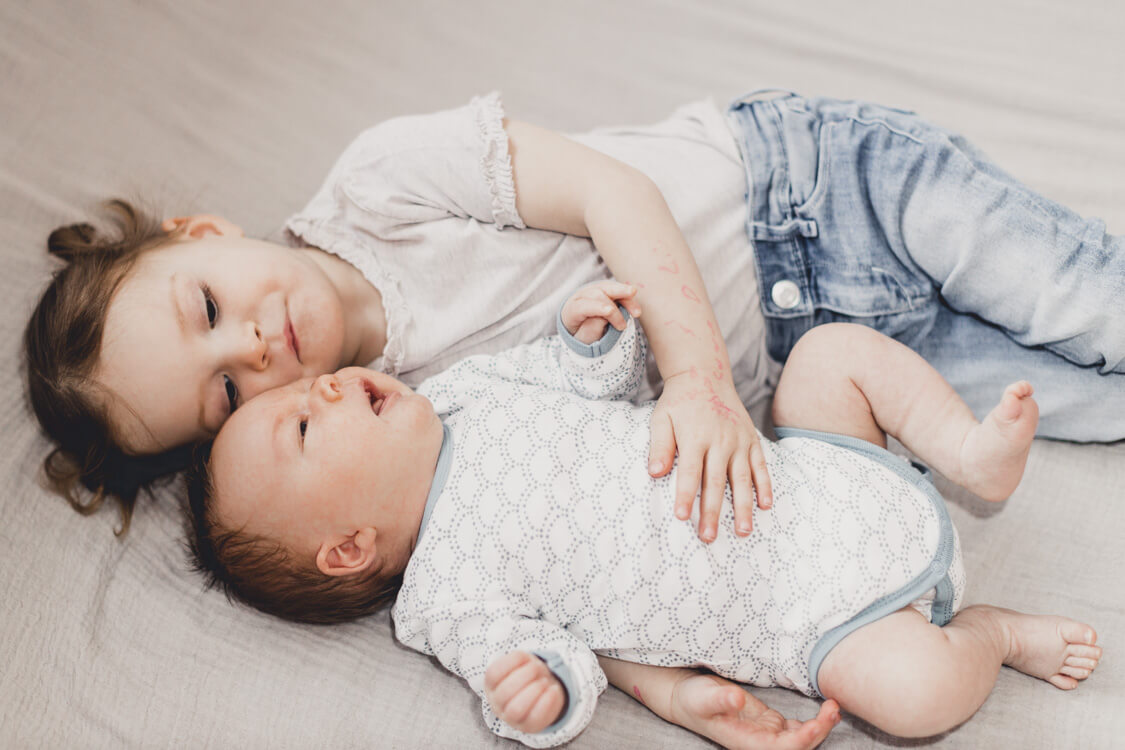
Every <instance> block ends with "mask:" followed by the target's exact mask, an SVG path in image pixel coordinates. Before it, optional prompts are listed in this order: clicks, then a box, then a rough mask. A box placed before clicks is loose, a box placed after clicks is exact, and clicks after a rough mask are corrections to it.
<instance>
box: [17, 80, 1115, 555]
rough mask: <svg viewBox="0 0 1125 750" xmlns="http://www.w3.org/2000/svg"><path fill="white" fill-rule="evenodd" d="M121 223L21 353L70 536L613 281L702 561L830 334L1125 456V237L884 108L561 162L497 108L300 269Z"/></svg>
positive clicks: (293, 258) (195, 236)
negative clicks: (275, 426)
mask: <svg viewBox="0 0 1125 750" xmlns="http://www.w3.org/2000/svg"><path fill="white" fill-rule="evenodd" d="M114 207H115V210H116V211H117V213H118V215H119V218H120V225H121V228H122V230H123V231H122V232H121V234H120V236H119V237H111V238H109V239H108V240H107V239H104V238H102V237H101V236H100V235H96V234H95V232H94V231H93V229H92V228H91V227H90V226H89V225H85V224H82V225H74V226H71V227H64V228H61V229H60V230H57V231H56V232H54V233H53V234H52V235H51V238H50V239H49V242H48V247H49V249H50V250H51V252H53V253H55V254H57V255H59V256H61V257H63V258H64V259H65V260H67V261H68V265H67V267H66V268H64V269H62V270H61V271H60V272H59V273H57V274H56V276H55V279H54V280H53V281H52V283H51V285H50V286H49V287H48V289H47V291H46V292H45V293H44V296H43V298H42V300H41V301H40V304H39V305H38V307H37V308H36V310H35V312H34V313H33V315H32V319H31V321H30V323H29V325H28V328H27V332H26V337H25V341H26V349H27V355H28V382H29V390H30V394H31V401H32V404H33V406H34V408H35V412H36V414H37V416H38V417H39V419H40V422H41V423H42V424H43V426H44V428H45V429H46V430H47V432H48V434H49V435H50V436H51V437H52V438H53V439H54V440H55V441H56V442H57V443H58V446H59V447H58V448H57V449H56V451H55V452H53V453H52V454H51V456H50V457H48V460H47V462H46V463H47V474H48V476H49V477H50V478H51V479H52V480H53V481H54V483H55V486H56V487H57V488H59V489H60V490H62V491H64V492H66V493H68V494H69V495H70V497H71V500H72V503H74V504H75V505H76V507H80V508H82V507H86V509H87V510H90V509H91V508H92V506H96V505H97V503H98V502H99V501H100V499H101V498H103V497H104V496H105V495H106V494H107V493H108V494H109V495H111V496H117V497H118V498H120V499H121V500H122V503H123V506H124V508H125V510H126V522H127V518H128V511H129V509H130V508H131V506H132V502H133V499H134V498H135V495H136V491H137V488H138V487H139V486H143V485H144V484H145V483H146V482H147V481H148V480H150V479H151V478H153V477H154V476H158V475H160V474H162V473H165V472H167V471H168V470H170V469H173V468H175V467H177V466H180V465H182V464H183V462H184V460H185V455H184V452H183V451H182V450H181V451H178V452H177V451H175V449H176V447H177V446H181V445H184V444H186V443H188V442H190V441H194V440H198V439H202V438H205V437H208V436H211V435H214V434H215V431H216V430H217V429H218V427H219V425H220V424H221V423H222V421H223V420H224V419H225V418H226V417H227V416H228V415H229V414H230V412H231V411H232V410H234V409H236V408H237V407H238V405H239V404H241V403H243V402H244V401H245V400H246V399H248V398H250V397H252V396H253V395H254V394H255V393H258V392H260V391H261V390H263V389H265V388H267V387H270V386H274V385H279V384H282V383H284V382H288V381H290V380H292V379H294V378H296V377H299V376H303V375H311V374H317V373H320V372H328V371H332V370H334V369H336V368H337V367H340V366H343V365H349V364H361V365H366V364H371V365H372V366H374V367H375V368H377V369H380V370H383V371H386V372H388V373H391V374H393V375H397V376H399V377H402V378H403V379H404V380H405V381H406V382H408V383H417V382H418V381H420V380H421V379H422V378H424V377H426V376H427V375H430V374H433V373H435V372H437V371H440V370H441V369H442V368H444V367H446V366H448V365H449V364H451V363H452V362H453V361H455V360H457V359H458V358H460V357H462V356H464V355H467V354H471V353H489V352H495V351H498V350H500V349H502V348H504V347H506V346H510V345H513V344H516V343H520V342H526V341H529V340H531V339H533V338H535V337H537V336H539V335H542V334H545V333H547V332H549V330H550V325H551V318H552V315H551V311H552V310H555V309H557V308H558V306H559V304H560V303H561V302H562V297H561V295H562V294H564V293H565V292H564V291H563V290H566V289H572V288H575V287H576V286H579V285H581V284H583V283H586V282H588V281H591V280H594V279H597V278H601V277H605V276H607V275H608V274H609V273H611V272H612V273H613V274H614V275H615V276H617V277H618V278H622V279H626V280H629V281H631V282H633V283H635V284H636V285H637V287H638V289H639V293H638V297H637V299H638V302H640V303H641V304H644V305H645V306H646V308H647V309H648V311H649V312H648V315H649V318H648V326H647V328H648V331H649V337H650V340H651V341H652V349H653V352H654V354H655V362H650V367H649V369H648V372H647V375H646V382H645V384H644V386H643V388H642V390H641V391H640V394H639V397H640V398H647V397H652V396H654V395H656V394H657V393H661V388H663V392H662V393H661V396H660V400H659V402H658V405H657V409H656V411H655V412H654V415H653V423H652V444H651V451H650V458H651V463H652V466H651V468H652V472H653V475H654V476H661V475H663V474H665V473H666V472H667V471H668V470H669V469H670V466H671V459H672V456H673V454H674V452H675V450H676V449H677V448H678V450H679V453H680V460H679V461H680V462H679V466H680V478H679V480H678V495H679V504H680V506H681V507H684V506H688V505H690V504H691V503H692V502H694V500H693V499H694V497H695V496H696V494H697V491H699V490H700V489H701V490H702V491H701V493H699V494H700V502H701V505H702V508H703V513H702V516H701V519H700V533H701V536H702V537H703V538H704V539H709V538H713V537H714V535H715V533H716V524H717V518H718V513H719V508H720V498H721V495H722V492H723V488H724V486H725V484H726V481H727V480H728V479H729V480H730V483H731V486H732V489H733V491H734V497H735V498H736V499H738V500H739V501H740V503H739V507H740V508H747V507H749V504H748V503H747V502H745V500H746V499H747V498H749V497H750V496H751V493H752V489H751V485H752V484H753V485H755V488H756V490H757V491H758V499H759V501H760V502H761V504H762V505H763V506H768V504H769V497H770V492H769V481H768V475H767V472H766V470H765V466H764V463H763V462H762V460H761V451H760V449H758V447H757V446H758V442H757V435H756V432H755V430H754V428H753V424H752V422H751V420H750V418H749V416H748V414H747V412H746V408H745V407H744V404H745V405H753V404H754V403H756V402H758V401H760V400H761V399H763V398H765V397H767V396H768V395H769V393H770V391H771V390H772V387H773V385H774V383H775V382H776V377H777V369H778V363H780V362H782V361H784V359H785V357H786V356H787V354H788V351H789V349H790V347H791V346H792V345H793V342H794V341H796V340H797V338H798V337H799V336H800V335H801V334H802V333H803V332H804V331H805V330H807V329H808V328H810V327H812V326H814V325H818V324H820V323H824V322H829V321H833V320H846V321H854V322H860V323H864V324H867V325H870V326H872V327H875V328H877V329H878V330H881V331H882V332H884V333H887V334H888V335H891V336H893V337H895V338H897V339H899V340H901V341H903V342H904V343H906V344H908V345H909V346H911V347H913V348H915V349H916V350H918V351H919V352H921V353H922V354H923V356H924V357H925V358H927V359H928V360H929V361H930V362H931V363H932V364H933V365H934V366H935V367H936V368H937V369H938V370H939V371H940V372H941V373H942V374H943V375H944V376H945V377H946V379H947V380H949V381H950V382H951V383H952V384H953V386H954V387H955V388H956V389H957V391H958V392H959V393H960V394H961V395H962V396H963V397H965V398H966V400H967V401H968V403H969V405H970V406H971V407H972V408H973V410H974V411H975V412H976V413H977V414H978V415H982V414H984V413H986V412H987V409H988V408H989V405H990V404H989V400H990V398H991V397H992V394H994V393H995V392H997V390H998V389H999V388H1001V387H1002V386H1003V385H1004V384H1005V383H1007V382H1010V381H1011V380H1013V379H1015V377H1016V375H1020V376H1022V375H1026V376H1028V377H1034V378H1035V380H1036V382H1038V383H1039V384H1040V385H1041V388H1042V391H1043V393H1045V394H1046V396H1045V399H1044V401H1043V402H1042V404H1041V408H1042V419H1041V422H1040V428H1039V434H1040V435H1043V436H1048V437H1055V438H1063V439H1071V440H1115V439H1120V438H1122V437H1125V419H1123V418H1122V415H1123V414H1125V389H1123V388H1122V387H1121V386H1122V383H1123V381H1122V379H1121V372H1122V370H1123V369H1125V326H1123V317H1125V316H1122V315H1121V314H1120V312H1119V309H1118V307H1119V305H1118V303H1119V300H1120V299H1121V297H1122V292H1123V291H1125V253H1122V252H1120V251H1121V250H1122V242H1123V241H1122V238H1120V237H1117V236H1113V235H1108V234H1106V233H1105V227H1104V224H1103V223H1102V222H1100V221H1098V220H1083V219H1082V218H1080V217H1078V216H1076V215H1074V214H1073V213H1072V212H1069V211H1067V210H1066V209H1064V208H1062V207H1061V206H1058V205H1055V204H1053V203H1051V202H1049V201H1047V200H1046V199H1044V198H1042V197H1040V196H1037V195H1035V194H1034V193H1032V192H1031V191H1029V190H1028V189H1027V188H1025V187H1023V186H1021V185H1019V184H1018V183H1017V182H1015V181H1014V180H1013V179H1012V178H1010V177H1009V176H1007V175H1005V174H1004V173H1003V172H1001V171H1000V170H998V169H996V168H995V167H994V166H992V165H991V164H990V163H989V162H988V161H987V160H985V158H984V157H983V156H982V155H981V154H980V153H979V152H977V151H976V150H975V149H974V148H973V147H972V146H971V145H970V144H968V143H966V142H965V141H964V139H962V138H960V137H958V136H956V135H954V134H952V133H949V132H948V131H945V130H943V129H941V128H939V127H936V126H933V125H930V124H928V123H926V122H924V121H922V120H921V119H920V118H918V117H917V116H915V115H913V114H910V113H906V112H902V111H898V110H893V109H888V108H885V107H879V106H876V105H871V104H865V103H856V102H841V101H836V100H831V99H821V98H817V99H809V98H803V97H800V96H797V95H795V94H789V93H784V92H765V93H760V94H755V95H751V96H748V97H745V98H743V99H740V100H738V101H736V102H734V103H733V104H732V105H731V107H730V108H729V109H728V111H727V112H726V113H723V112H721V111H720V110H719V109H718V108H716V107H715V105H714V104H712V103H711V102H700V103H697V104H693V105H689V106H687V107H684V108H682V109H681V110H679V111H677V112H676V113H675V114H674V115H673V116H672V117H671V118H669V119H668V120H666V121H665V122H662V123H659V124H657V125H655V126H651V127H641V128H616V129H608V130H601V131H596V132H594V133H590V134H588V135H585V136H579V137H576V138H574V139H573V140H570V139H566V138H563V137H561V136H558V135H556V134H553V133H550V132H548V131H544V130H541V129H539V128H535V127H532V126H529V125H526V124H524V123H519V122H515V121H508V120H507V119H505V114H504V112H503V108H502V105H501V102H500V99H499V97H498V96H497V95H495V94H492V95H489V96H485V97H482V98H478V99H474V100H473V101H472V102H471V103H470V104H468V105H467V106H465V107H462V108H459V109H454V110H450V111H446V112H439V113H436V114H432V115H424V116H418V117H403V118H397V119H394V120H390V121H387V122H385V123H383V124H382V125H379V126H377V127H375V128H372V129H371V130H369V131H366V132H365V133H363V134H361V135H360V136H359V137H358V138H357V139H356V140H355V142H353V143H352V144H351V145H350V146H349V147H348V148H347V149H346V150H345V152H344V153H343V154H342V155H341V157H340V159H339V161H338V162H337V163H336V165H335V166H334V167H333V168H332V170H331V171H330V173H329V175H328V177H327V179H326V181H325V182H324V184H323V186H322V187H321V188H320V190H319V191H318V192H317V193H316V195H314V196H313V198H312V200H311V201H310V202H309V204H308V205H307V206H306V207H305V208H304V209H303V210H302V211H300V212H299V213H297V214H296V215H294V216H293V217H291V218H290V219H289V221H288V222H287V223H286V233H285V240H286V243H287V246H285V247H280V246H278V245H276V244H274V243H267V242H262V241H258V240H251V239H248V238H245V237H243V236H242V233H241V231H240V230H239V228H238V227H237V226H236V225H234V224H232V223H230V222H229V221H227V220H225V219H222V218H220V217H214V216H207V215H199V216H188V217H179V218H174V219H169V220H166V221H164V222H157V221H154V220H150V219H148V218H146V217H144V216H142V215H140V214H138V213H137V212H135V211H133V210H132V209H131V208H130V207H128V206H127V205H125V204H123V203H116V204H114ZM501 230H503V231H501ZM689 248H690V249H689ZM697 263H698V270H697ZM78 479H81V480H83V482H84V483H85V484H86V486H88V487H90V488H92V489H94V490H95V491H96V495H95V500H94V502H93V503H92V504H91V505H85V506H84V504H83V503H81V502H79V500H78V499H77V495H76V494H75V493H74V484H75V481H76V480H78ZM741 512H742V511H740V513H741ZM742 520H745V519H742Z"/></svg>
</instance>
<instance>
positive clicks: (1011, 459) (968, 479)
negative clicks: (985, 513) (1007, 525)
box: [961, 380, 1039, 502]
mask: <svg viewBox="0 0 1125 750" xmlns="http://www.w3.org/2000/svg"><path fill="white" fill-rule="evenodd" d="M1031 393H1032V388H1031V383H1028V382H1027V381H1026V380H1021V381H1020V382H1018V383H1013V384H1012V385H1010V386H1008V387H1007V388H1006V389H1005V390H1004V396H1003V397H1002V398H1001V399H1000V403H999V404H997V405H996V408H995V409H993V410H992V411H991V412H989V414H988V416H986V417H985V418H984V421H983V422H981V423H980V424H978V425H977V426H976V427H974V428H972V429H971V430H969V434H968V435H966V436H965V441H964V442H963V443H962V444H961V477H962V479H963V481H962V482H961V484H963V485H964V486H965V487H966V488H967V489H969V490H972V491H973V492H974V493H976V494H977V495H979V496H980V497H982V498H984V499H985V500H990V501H992V502H999V501H1001V500H1005V499H1007V497H1008V496H1009V495H1011V494H1012V493H1013V492H1014V491H1015V489H1016V487H1017V486H1018V485H1019V483H1020V478H1021V477H1022V476H1023V469H1024V466H1025V465H1026V464H1027V454H1028V453H1029V452H1030V451H1031V441H1032V439H1033V438H1034V437H1035V428H1036V426H1038V424H1039V405H1038V404H1036V403H1035V399H1033V398H1032V397H1031Z"/></svg>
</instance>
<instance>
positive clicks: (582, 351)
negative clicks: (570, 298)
mask: <svg viewBox="0 0 1125 750" xmlns="http://www.w3.org/2000/svg"><path fill="white" fill-rule="evenodd" d="M617 309H618V310H620V311H621V314H622V315H624V316H625V325H626V326H628V325H629V311H628V310H626V309H625V308H624V307H623V306H621V305H618V306H617ZM555 328H556V330H558V332H559V338H561V339H562V340H563V343H564V344H566V345H567V346H569V347H570V348H571V350H572V351H574V352H575V353H576V354H579V355H581V356H583V357H600V356H602V355H603V354H606V353H608V352H609V350H610V349H612V348H613V345H614V344H616V343H617V339H619V338H621V334H622V333H624V332H625V331H624V329H622V330H620V331H619V330H617V329H616V328H614V327H613V326H612V325H607V326H606V327H605V333H603V334H602V337H601V338H600V339H598V340H597V341H595V342H594V343H592V344H584V343H582V342H581V341H579V340H578V339H576V338H574V336H573V335H571V333H570V331H568V330H566V326H564V325H563V322H562V308H561V307H560V308H559V311H558V313H557V314H556V315H555Z"/></svg>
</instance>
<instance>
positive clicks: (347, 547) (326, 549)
mask: <svg viewBox="0 0 1125 750" xmlns="http://www.w3.org/2000/svg"><path fill="white" fill-rule="evenodd" d="M375 553H376V548H375V528H374V527H372V526H368V527H366V528H363V529H359V530H357V531H355V532H353V533H351V534H349V535H347V536H339V537H336V538H334V539H330V540H328V541H326V542H324V543H323V544H321V545H320V549H318V550H317V552H316V567H317V568H318V569H319V570H320V572H321V573H323V574H324V575H326V576H347V575H353V574H355V573H362V572H363V571H365V570H367V569H368V568H370V567H371V566H372V565H374V564H375Z"/></svg>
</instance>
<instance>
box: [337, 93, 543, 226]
mask: <svg viewBox="0 0 1125 750" xmlns="http://www.w3.org/2000/svg"><path fill="white" fill-rule="evenodd" d="M349 152H351V153H350V154H345V157H342V159H341V161H342V162H343V161H344V160H345V159H346V162H345V163H343V164H342V165H341V167H342V168H341V170H340V174H339V181H338V191H337V194H336V196H335V199H336V201H335V202H336V204H337V206H338V207H339V209H340V211H341V212H342V214H343V218H344V219H345V220H346V221H347V222H349V223H351V224H353V225H354V226H356V227H357V228H359V229H361V230H363V231H366V232H369V233H370V234H372V235H374V236H375V237H378V238H381V239H385V240H391V241H394V240H410V239H421V237H422V236H423V233H420V232H419V231H417V227H415V226H413V225H416V224H420V223H424V222H429V221H440V220H442V219H447V218H450V217H458V218H461V219H475V220H477V221H478V222H483V223H487V224H492V225H493V226H494V227H495V228H496V229H503V228H504V227H517V228H521V229H522V228H523V227H524V226H525V225H524V222H523V220H522V219H521V218H520V215H519V213H518V211H517V210H516V191H515V183H514V180H513V178H512V160H511V155H510V154H509V151H508V134H507V132H506V131H505V130H504V107H503V104H502V103H501V100H500V95H499V94H498V93H496V92H493V93H491V94H489V95H487V96H483V97H477V98H475V99H473V100H472V101H471V102H470V103H469V104H468V105H467V106H465V107H461V108H459V109H455V110H449V111H446V112H437V113H435V114H432V115H421V116H417V117H401V118H396V119H394V120H388V121H387V122H385V123H383V124H382V125H379V126H377V127H375V128H373V129H372V130H370V131H368V132H367V133H365V134H364V135H363V136H361V137H360V139H358V140H357V142H356V143H355V144H353V147H352V148H350V149H349Z"/></svg>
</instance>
